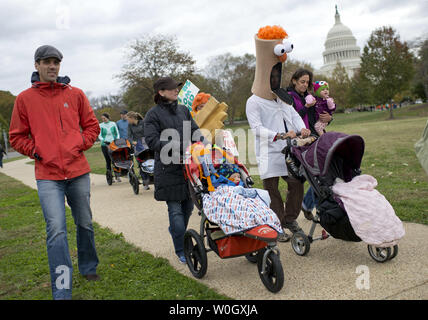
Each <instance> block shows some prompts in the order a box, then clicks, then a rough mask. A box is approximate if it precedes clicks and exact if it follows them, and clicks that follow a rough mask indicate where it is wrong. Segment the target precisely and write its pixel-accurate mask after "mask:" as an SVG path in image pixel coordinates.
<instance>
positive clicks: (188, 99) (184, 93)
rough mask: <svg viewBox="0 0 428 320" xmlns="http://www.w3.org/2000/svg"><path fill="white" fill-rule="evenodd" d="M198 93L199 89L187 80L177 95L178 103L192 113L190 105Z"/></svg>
mask: <svg viewBox="0 0 428 320" xmlns="http://www.w3.org/2000/svg"><path fill="white" fill-rule="evenodd" d="M198 92H199V88H198V87H197V86H195V85H194V84H193V83H192V82H190V81H189V80H187V81H186V83H185V84H184V86H183V87H182V88H181V90H180V92H179V93H178V103H179V104H182V105H185V106H186V107H187V108H189V110H190V111H192V103H193V100H194V99H195V97H196V95H197V94H198Z"/></svg>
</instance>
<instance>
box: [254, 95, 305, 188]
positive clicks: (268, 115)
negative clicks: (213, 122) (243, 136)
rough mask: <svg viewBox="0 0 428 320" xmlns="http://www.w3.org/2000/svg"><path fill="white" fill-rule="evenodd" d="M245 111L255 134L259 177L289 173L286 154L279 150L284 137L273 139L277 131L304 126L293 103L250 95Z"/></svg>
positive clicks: (283, 142) (282, 145)
mask: <svg viewBox="0 0 428 320" xmlns="http://www.w3.org/2000/svg"><path fill="white" fill-rule="evenodd" d="M246 114H247V119H248V123H249V124H250V127H251V130H252V132H253V134H254V135H255V150H256V159H257V164H258V168H259V174H260V178H261V179H267V178H272V177H282V176H287V175H288V170H287V166H286V164H285V155H284V154H283V153H281V151H282V149H283V148H284V147H285V146H286V145H287V142H286V140H276V141H273V140H274V138H275V136H276V134H277V133H282V132H286V130H285V126H284V121H285V123H286V124H287V129H288V131H291V130H293V131H294V132H297V131H301V130H302V129H304V128H306V127H305V123H304V122H303V120H302V118H301V117H300V115H299V114H298V113H297V112H296V110H295V109H294V108H293V106H291V105H289V104H286V103H285V102H283V101H281V100H279V99H278V100H267V99H263V98H260V97H259V96H256V95H252V96H251V97H250V98H249V99H248V100H247V106H246Z"/></svg>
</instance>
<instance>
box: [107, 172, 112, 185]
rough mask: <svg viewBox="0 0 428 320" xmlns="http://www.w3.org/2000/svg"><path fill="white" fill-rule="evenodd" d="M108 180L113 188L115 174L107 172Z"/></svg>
mask: <svg viewBox="0 0 428 320" xmlns="http://www.w3.org/2000/svg"><path fill="white" fill-rule="evenodd" d="M106 179H107V184H108V185H109V186H111V185H112V183H113V174H112V173H111V170H107V172H106Z"/></svg>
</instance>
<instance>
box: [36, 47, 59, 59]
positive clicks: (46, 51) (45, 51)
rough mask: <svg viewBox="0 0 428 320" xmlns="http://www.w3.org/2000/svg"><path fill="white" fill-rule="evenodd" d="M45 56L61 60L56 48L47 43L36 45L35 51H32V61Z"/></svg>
mask: <svg viewBox="0 0 428 320" xmlns="http://www.w3.org/2000/svg"><path fill="white" fill-rule="evenodd" d="M47 58H57V59H58V60H59V61H61V60H62V53H61V52H60V51H59V50H58V49H57V48H55V47H52V46H49V45H44V46H41V47H38V48H37V50H36V53H34V61H39V60H40V59H47Z"/></svg>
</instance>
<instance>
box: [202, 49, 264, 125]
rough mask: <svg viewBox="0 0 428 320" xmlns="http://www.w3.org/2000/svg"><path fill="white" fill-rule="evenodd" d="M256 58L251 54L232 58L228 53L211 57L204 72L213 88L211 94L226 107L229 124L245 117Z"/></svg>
mask: <svg viewBox="0 0 428 320" xmlns="http://www.w3.org/2000/svg"><path fill="white" fill-rule="evenodd" d="M255 64H256V58H255V56H254V55H252V54H245V55H243V56H233V55H232V54H230V53H226V54H222V55H218V56H215V57H212V58H211V59H210V60H209V63H208V67H206V68H205V70H204V76H205V77H206V79H207V81H211V85H213V86H214V87H213V88H212V89H213V90H212V91H208V93H211V94H212V95H213V96H214V97H215V98H216V99H217V100H219V101H224V102H225V103H226V104H227V105H228V106H229V108H228V115H229V122H230V123H233V122H234V120H235V118H244V117H245V106H246V102H247V99H248V98H249V97H250V96H251V87H252V85H253V80H254V74H255Z"/></svg>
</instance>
